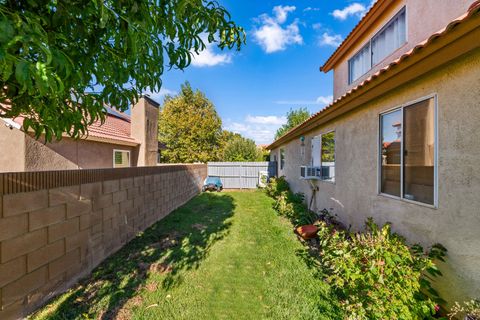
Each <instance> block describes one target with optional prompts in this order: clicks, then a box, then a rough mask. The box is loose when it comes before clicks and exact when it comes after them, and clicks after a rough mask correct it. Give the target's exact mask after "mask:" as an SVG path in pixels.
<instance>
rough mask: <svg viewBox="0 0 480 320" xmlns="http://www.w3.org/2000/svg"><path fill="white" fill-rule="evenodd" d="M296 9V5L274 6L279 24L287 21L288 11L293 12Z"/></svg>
mask: <svg viewBox="0 0 480 320" xmlns="http://www.w3.org/2000/svg"><path fill="white" fill-rule="evenodd" d="M296 9H297V8H296V7H295V6H276V7H273V13H275V17H276V21H277V22H278V23H279V24H282V23H284V22H285V21H287V16H288V13H289V12H293V11H295V10H296Z"/></svg>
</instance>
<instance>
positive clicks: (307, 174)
mask: <svg viewBox="0 0 480 320" xmlns="http://www.w3.org/2000/svg"><path fill="white" fill-rule="evenodd" d="M320 174H321V170H320V167H311V166H301V167H300V177H301V178H302V179H306V180H308V179H320Z"/></svg>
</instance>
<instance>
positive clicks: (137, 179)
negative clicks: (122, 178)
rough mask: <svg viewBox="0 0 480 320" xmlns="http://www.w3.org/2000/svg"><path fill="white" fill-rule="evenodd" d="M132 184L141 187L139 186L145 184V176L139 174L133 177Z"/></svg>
mask: <svg viewBox="0 0 480 320" xmlns="http://www.w3.org/2000/svg"><path fill="white" fill-rule="evenodd" d="M133 185H134V186H135V187H141V186H143V185H145V177H143V176H140V177H135V178H133Z"/></svg>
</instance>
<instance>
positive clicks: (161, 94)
mask: <svg viewBox="0 0 480 320" xmlns="http://www.w3.org/2000/svg"><path fill="white" fill-rule="evenodd" d="M143 94H145V95H148V96H149V97H150V98H151V99H153V100H155V101H156V102H158V103H161V102H162V101H163V98H164V97H165V96H166V95H171V96H173V95H176V94H177V92H176V91H174V90H170V89H167V88H163V87H162V88H161V89H160V91H159V92H153V91H152V90H151V89H149V90H147V91H145V92H144V93H143Z"/></svg>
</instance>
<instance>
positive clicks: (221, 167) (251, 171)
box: [208, 162, 277, 189]
mask: <svg viewBox="0 0 480 320" xmlns="http://www.w3.org/2000/svg"><path fill="white" fill-rule="evenodd" d="M276 168H277V164H276V162H209V163H208V175H209V176H216V177H220V179H221V180H222V183H223V187H224V188H225V189H255V188H257V186H258V184H259V182H260V179H261V176H262V175H264V176H265V175H267V176H268V177H273V176H275V175H276Z"/></svg>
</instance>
